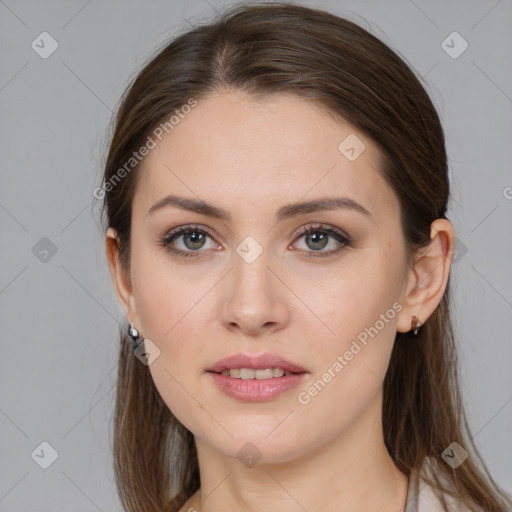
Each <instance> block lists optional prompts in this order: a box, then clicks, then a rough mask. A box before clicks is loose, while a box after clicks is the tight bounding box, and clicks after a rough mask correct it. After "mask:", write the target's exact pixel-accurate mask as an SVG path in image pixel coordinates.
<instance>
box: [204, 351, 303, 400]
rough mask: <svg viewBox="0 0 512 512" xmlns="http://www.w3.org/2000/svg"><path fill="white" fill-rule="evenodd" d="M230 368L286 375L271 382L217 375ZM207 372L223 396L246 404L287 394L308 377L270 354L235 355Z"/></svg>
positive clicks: (300, 370) (291, 364)
mask: <svg viewBox="0 0 512 512" xmlns="http://www.w3.org/2000/svg"><path fill="white" fill-rule="evenodd" d="M231 368H252V369H255V370H256V369H258V368H282V369H283V370H284V371H285V372H287V373H286V374H285V375H283V376H282V377H276V378H271V379H261V380H259V379H247V380H244V379H235V378H233V377H230V376H229V375H222V374H221V373H220V372H222V371H223V370H229V369H231ZM207 372H208V373H209V374H210V375H211V376H212V379H213V381H214V382H215V384H216V385H217V386H218V387H219V389H220V390H221V391H222V392H223V393H225V394H226V395H228V396H230V397H232V398H236V399H238V400H244V401H246V402H263V401H265V400H270V399H272V398H275V397H276V396H278V395H280V394H281V393H284V392H285V391H288V390H290V389H292V388H294V387H295V386H298V385H299V383H300V382H301V381H302V380H303V379H304V377H305V376H306V375H307V374H308V373H309V372H308V371H307V370H306V369H304V368H303V367H302V366H299V365H297V364H294V363H291V362H290V361H287V360H286V359H283V358H282V357H279V356H276V355H273V354H262V355H259V356H249V355H245V354H235V355H232V356H229V357H225V358H224V359H221V360H220V361H217V362H216V363H215V364H214V365H213V366H212V367H211V368H209V369H208V370H207Z"/></svg>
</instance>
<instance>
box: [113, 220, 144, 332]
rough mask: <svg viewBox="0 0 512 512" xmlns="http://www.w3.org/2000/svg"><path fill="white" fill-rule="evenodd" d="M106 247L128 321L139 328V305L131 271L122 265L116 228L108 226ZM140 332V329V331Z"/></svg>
mask: <svg viewBox="0 0 512 512" xmlns="http://www.w3.org/2000/svg"><path fill="white" fill-rule="evenodd" d="M105 249H106V253H107V260H108V265H109V267H110V274H111V276H112V281H113V283H114V288H115V290H116V294H117V298H118V300H119V303H120V304H121V307H122V308H123V310H124V314H125V316H126V318H127V320H128V322H132V323H133V324H134V326H135V328H137V329H138V327H137V326H139V325H140V324H139V317H138V313H137V307H136V303H135V299H134V296H133V290H132V283H131V278H130V274H129V271H128V273H127V272H126V271H125V269H124V268H123V266H122V265H121V258H120V253H119V237H118V236H117V232H116V231H115V229H114V228H110V227H109V228H108V229H107V233H106V239H105ZM139 332H140V331H139Z"/></svg>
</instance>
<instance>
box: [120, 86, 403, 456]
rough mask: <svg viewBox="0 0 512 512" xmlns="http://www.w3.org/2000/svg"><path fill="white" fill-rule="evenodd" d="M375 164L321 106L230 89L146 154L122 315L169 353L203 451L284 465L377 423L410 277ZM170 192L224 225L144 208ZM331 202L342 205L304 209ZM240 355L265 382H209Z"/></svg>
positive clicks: (392, 203) (175, 385)
mask: <svg viewBox="0 0 512 512" xmlns="http://www.w3.org/2000/svg"><path fill="white" fill-rule="evenodd" d="M347 137H349V139H347ZM343 141H345V142H343ZM361 143H363V144H364V150H363V151H362V152H361V149H363V146H362V145H361ZM340 144H341V146H340ZM351 148H352V149H351ZM379 165H380V154H379V152H378V150H377V147H376V146H375V145H374V144H373V143H372V141H371V140H369V139H368V138H367V137H366V136H365V135H364V134H362V133H360V132H359V131H358V130H357V129H355V128H354V127H353V126H351V125H350V124H349V123H348V122H346V121H343V120H341V119H338V120H335V119H334V118H333V117H331V116H329V115H328V114H327V113H326V112H325V111H324V110H322V109H321V108H320V107H319V106H318V105H315V104H312V103H310V102H306V101H304V100H302V99H299V98H298V97H295V96H291V95H274V96H272V97H269V98H268V99H265V100H258V101H256V100H254V99H252V98H251V97H249V96H247V95H245V94H243V93H235V92H223V93H217V94H215V95H211V96H209V97H206V98H204V99H201V100H199V101H198V104H197V106H196V107H195V108H194V109H192V110H191V112H190V113H189V114H187V116H186V117H184V119H182V120H181V121H180V123H179V124H177V125H176V126H174V127H173V129H172V131H170V132H169V134H168V135H167V136H166V137H165V138H164V139H163V140H162V141H161V142H159V143H158V144H157V146H156V147H155V148H154V149H152V150H151V152H150V154H149V155H148V156H147V157H146V159H145V161H144V167H143V169H141V174H140V181H139V182H138V185H137V190H136V193H135V196H134V200H133V210H132V234H131V236H132V239H131V240H132V249H131V251H132V252H131V269H130V272H131V274H130V275H131V285H132V292H133V296H132V297H131V303H130V311H129V315H130V316H129V319H130V321H132V322H134V324H135V325H136V326H137V328H138V329H139V330H140V331H141V334H142V335H143V336H144V338H146V339H149V340H151V342H152V343H154V344H155V345H156V346H157V347H158V349H159V350H160V355H159V356H158V357H157V358H156V359H155V360H154V361H153V362H152V363H151V365H150V366H149V370H150V372H151V375H152V378H153V379H154V382H155V385H156V386H157V389H158V391H159V393H160V394H161V396H162V398H163V400H164V401H165V403H166V404H167V405H168V407H169V409H170V410H171V411H172V412H173V413H174V415H175V416H176V417H177V418H178V419H179V421H180V422H182V423H183V425H185V426H186V427H187V428H188V429H189V430H190V431H191V432H192V433H193V434H194V435H195V436H196V440H201V441H203V442H205V443H207V444H208V445H209V446H211V447H214V448H215V449H216V450H218V451H219V452H221V453H223V454H225V455H229V456H233V457H235V456H237V453H238V451H239V450H240V449H241V447H243V446H244V445H245V444H246V443H248V442H250V443H252V444H253V445H255V446H256V447H257V449H258V451H259V454H260V455H261V456H262V457H263V461H267V462H277V461H287V460H292V459H294V458H296V457H298V456H301V455H304V454H306V453H308V451H312V450H314V449H317V448H319V447H321V446H322V445H324V444H326V443H328V442H329V441H332V440H334V439H336V438H339V437H341V436H344V435H348V433H349V432H350V431H351V429H352V430H353V429H354V428H355V427H356V426H357V425H358V424H362V422H363V421H364V418H369V417H371V418H373V419H380V416H379V414H380V408H379V407H380V404H381V400H382V395H381V391H382V380H383V378H384V375H385V372H386V368H387V366H388V362H389V358H390V353H391V350H392V347H393V342H394V338H395V334H396V331H397V318H398V311H399V310H400V309H401V305H400V301H401V299H402V297H403V293H404V289H405V286H406V275H407V272H406V254H405V246H404V240H403V235H402V231H401V228H400V211H399V204H398V200H397V198H396V196H395V195H394V193H393V191H392V189H391V188H390V186H389V185H388V184H387V183H386V182H385V181H384V179H383V178H382V177H381V176H380V174H379V172H378V169H379ZM168 195H173V196H177V197H179V198H183V200H186V199H188V200H190V203H189V206H190V205H191V204H192V203H191V202H192V201H203V202H204V203H207V204H208V205H211V206H213V207H214V213H216V214H218V213H219V212H221V211H222V213H223V214H224V217H223V218H220V217H219V216H218V215H213V214H212V212H211V211H207V210H206V209H203V210H201V211H191V210H189V209H187V208H185V207H183V206H182V207H180V206H179V205H177V204H176V203H174V204H172V202H171V201H168V202H167V204H166V205H165V204H164V205H162V204H160V207H155V208H153V209H152V211H151V212H149V210H150V209H151V208H152V207H153V206H155V205H157V204H158V203H161V202H162V200H163V199H164V198H166V197H167V196H168ZM326 198H329V199H338V200H339V201H338V203H337V204H338V206H337V207H333V206H332V204H331V205H330V207H329V208H323V209H322V208H315V204H314V203H312V206H310V207H309V208H307V207H303V208H300V207H299V205H300V204H301V203H305V202H311V201H313V202H314V201H318V200H323V199H326ZM317 206H318V205H317ZM328 206H329V205H328ZM284 207H288V208H284ZM148 212H149V213H148ZM178 228H179V229H178ZM304 228H308V229H309V232H306V233H304V232H303V230H304ZM177 229H178V231H176V230H177ZM180 230H181V231H180ZM165 244H167V245H165ZM237 354H242V355H246V356H248V359H247V360H240V361H231V362H230V363H227V365H228V366H229V367H230V368H233V369H235V370H236V369H237V368H247V367H250V366H251V364H250V363H251V362H252V363H255V364H256V366H257V367H259V368H260V370H262V371H260V372H259V373H258V372H255V373H254V375H255V376H256V377H258V376H259V377H261V378H257V379H254V380H249V379H245V378H242V379H237V378H236V375H237V373H236V371H235V372H234V374H233V375H234V376H233V377H231V376H226V375H224V376H223V375H219V374H214V373H212V372H210V371H208V370H212V369H215V365H216V363H217V362H218V361H220V360H222V359H223V358H226V357H228V356H233V355H237ZM262 355H270V356H275V357H276V358H281V359H284V360H286V361H287V362H283V361H273V360H272V359H270V360H269V359H260V360H259V361H258V360H256V359H255V358H256V357H257V356H262ZM251 358H252V359H251ZM287 364H290V367H289V368H288V370H287V372H286V375H284V376H283V377H275V378H272V379H270V378H269V377H270V374H269V373H268V372H267V373H265V371H264V370H265V368H267V367H269V366H270V367H274V368H280V367H286V365H287ZM258 365H259V366H258ZM291 365H295V368H292V366H291ZM221 366H222V365H221ZM298 367H300V368H298ZM220 368H221V367H217V368H216V369H217V370H219V369H220ZM285 369H286V368H285ZM300 369H302V370H303V371H302V372H299V373H297V371H298V370H300ZM290 370H294V372H295V373H292V374H291V375H288V372H289V371H290ZM241 372H242V376H244V377H251V375H252V374H251V371H250V370H249V372H247V371H246V370H241ZM271 372H272V375H274V370H271ZM279 374H280V371H279V370H277V372H276V375H279Z"/></svg>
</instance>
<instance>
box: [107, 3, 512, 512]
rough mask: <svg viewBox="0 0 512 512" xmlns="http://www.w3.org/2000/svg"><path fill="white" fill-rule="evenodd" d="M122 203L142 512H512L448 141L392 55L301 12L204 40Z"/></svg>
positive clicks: (167, 64)
mask: <svg viewBox="0 0 512 512" xmlns="http://www.w3.org/2000/svg"><path fill="white" fill-rule="evenodd" d="M103 190H104V193H105V203H104V206H105V212H106V217H107V228H108V229H107V231H106V250H107V256H108V262H109V266H110V270H111V273H112V277H113V282H114V285H115V289H116V293H117V295H118V298H119V301H120V303H121V305H122V307H123V309H124V312H125V314H126V318H127V326H126V330H123V332H122V333H121V339H120V342H121V350H120V361H119V375H118V385H117V396H116V411H115V429H114V455H115V471H116V481H117V486H118V490H119V494H120V497H121V499H122V503H123V506H124V507H125V509H126V510H127V511H140V510H144V511H156V510H158V511H164V510H165V511H181V512H185V511H192V510H197V511H201V512H209V511H213V510H224V511H235V510H244V511H251V510H258V511H268V510H275V509H276V508H278V507H279V509H280V510H286V511H292V510H293V511H295V510H308V511H315V510H322V511H341V510H343V511H345V512H353V511H356V510H357V511H360V510H365V511H370V510H379V511H381V512H382V511H384V512H387V511H389V512H398V511H402V512H404V511H405V512H413V511H420V512H423V511H428V512H432V511H436V510H439V511H441V510H444V511H448V510H485V511H496V512H497V511H503V510H506V509H507V507H510V506H511V502H510V499H509V498H508V497H507V496H506V495H505V494H504V493H503V491H501V490H499V489H498V488H497V486H496V485H495V483H494V481H493V480H492V478H491V477H490V476H489V474H488V472H487V470H486V468H485V465H484V464H483V462H482V461H481V459H480V458H479V455H478V453H477V451H476V449H475V447H474V445H473V443H472V439H471V436H470V435H469V433H468V429H467V422H466V418H465V415H464V412H463V409H462V406H461V398H460V394H459V387H458V383H457V367H456V358H455V350H454V340H453V333H452V326H451V320H450V311H449V274H450V265H451V260H452V257H453V252H454V230H453V227H452V225H451V223H450V222H449V220H448V219H447V217H446V211H447V203H448V199H449V181H448V169H447V158H446V151H445V145H444V135H443V130H442V127H441V124H440V121H439V118H438V115H437V113H436V111H435V109H434V107H433V105H432V103H431V101H430V99H429V97H428V95H427V93H426V92H425V90H424V89H423V87H422V86H421V84H420V83H419V81H418V79H417V78H416V77H415V75H414V74H413V73H412V71H411V70H410V69H409V68H408V66H407V65H406V64H405V63H404V62H403V60H401V59H400V58H399V57H398V56H397V55H396V54H395V53H394V52H393V51H392V50H391V49H390V48H388V47H387V46H386V45H384V44H383V43H382V42H381V41H379V40H378V39H376V38H375V37H374V36H372V35H371V34H369V33H368V32H367V31H365V30H363V29H362V28H360V27H359V26H357V25H355V24H353V23H352V22H349V21H347V20H344V19H341V18H339V17H336V16H334V15H331V14H329V13H327V12H324V11H321V10H315V9H309V8H306V7H300V6H296V5H291V4H286V3H283V4H268V5H267V4H259V5H238V6H235V7H233V8H232V9H231V10H229V11H228V12H227V13H224V14H223V15H222V16H220V17H219V19H217V20H216V21H215V22H214V23H211V24H207V25H201V26H198V27H196V28H194V29H191V30H189V31H188V32H187V33H185V34H183V35H181V36H179V37H177V38H176V39H174V40H173V41H171V42H170V43H168V44H167V45H166V46H165V47H164V48H163V49H162V50H161V51H160V52H159V53H158V55H157V56H156V57H154V58H153V60H151V62H149V64H147V65H146V66H145V68H144V69H143V70H142V71H141V72H140V73H139V74H138V76H137V77H136V78H135V80H134V81H133V83H132V84H131V86H130V87H129V89H128V90H127V92H126V94H125V96H124V97H123V101H122V104H121V106H120V108H119V112H118V114H117V118H116V122H115V127H114V132H113V136H112V140H111V144H110V150H109V154H108V158H107V162H106V167H105V173H104V184H103ZM367 489H370V490H371V492H368V491H367Z"/></svg>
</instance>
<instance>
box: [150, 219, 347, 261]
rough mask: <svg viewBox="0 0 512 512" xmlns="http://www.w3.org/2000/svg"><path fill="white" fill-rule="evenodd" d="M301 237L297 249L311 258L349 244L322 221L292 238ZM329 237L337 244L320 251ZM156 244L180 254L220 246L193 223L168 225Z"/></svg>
mask: <svg viewBox="0 0 512 512" xmlns="http://www.w3.org/2000/svg"><path fill="white" fill-rule="evenodd" d="M302 238H304V242H305V243H306V249H301V251H304V252H305V253H306V255H307V256H308V257H312V258H316V257H327V256H331V255H334V254H337V253H339V252H340V251H341V250H342V249H343V248H345V247H352V245H353V242H352V239H351V238H350V236H348V235H346V234H344V233H343V232H342V231H340V230H338V229H337V228H334V227H333V226H328V225H323V224H320V225H308V226H305V227H304V228H302V229H301V230H300V232H299V233H298V235H297V237H296V238H295V243H296V242H297V241H298V240H300V239H302ZM208 239H210V240H211V241H212V243H211V245H210V247H208V244H207V241H208ZM333 240H334V241H335V242H336V244H337V245H338V247H335V248H334V249H331V250H327V251H324V250H323V249H324V248H325V247H328V246H329V242H331V241H333ZM178 242H179V243H178ZM336 244H335V245H336ZM158 245H161V246H163V247H165V249H166V250H167V251H169V252H170V253H171V254H174V255H176V256H180V257H183V258H189V257H198V256H200V253H201V252H204V251H201V249H212V248H213V249H215V250H220V249H222V246H221V245H220V244H218V243H217V242H216V241H214V240H213V237H212V235H211V234H210V233H209V231H208V229H206V228H200V227H199V226H197V225H189V226H178V227H177V228H174V229H172V230H171V231H170V232H168V233H167V234H165V235H164V236H163V237H162V238H160V239H159V240H158ZM308 249H312V250H308Z"/></svg>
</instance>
